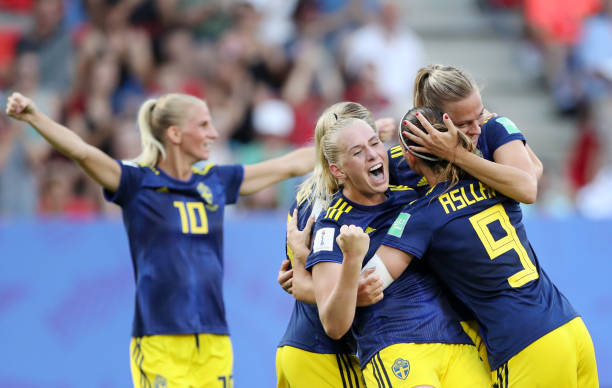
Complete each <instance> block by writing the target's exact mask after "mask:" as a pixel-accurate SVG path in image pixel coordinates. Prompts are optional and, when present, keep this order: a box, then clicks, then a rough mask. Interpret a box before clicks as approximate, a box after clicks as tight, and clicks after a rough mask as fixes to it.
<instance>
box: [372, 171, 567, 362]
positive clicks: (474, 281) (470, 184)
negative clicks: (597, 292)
mask: <svg viewBox="0 0 612 388" xmlns="http://www.w3.org/2000/svg"><path fill="white" fill-rule="evenodd" d="M383 244H384V245H387V246H391V247H394V248H397V249H400V250H402V251H404V252H407V253H410V254H412V255H414V257H416V258H418V259H421V260H422V261H424V262H425V263H426V264H428V265H429V266H430V267H431V269H432V270H433V271H434V272H435V273H436V274H437V275H438V276H439V278H440V280H441V281H442V283H445V284H446V285H447V286H448V288H449V290H450V292H451V293H453V294H454V295H455V296H457V297H458V298H459V299H460V300H461V301H462V302H463V303H464V304H465V305H466V306H467V307H468V308H469V309H470V310H472V311H473V312H474V314H475V315H476V318H477V320H478V322H479V325H480V329H481V330H480V331H481V335H482V337H483V339H484V341H485V344H486V346H487V351H488V353H489V363H490V366H491V370H495V369H497V368H498V367H499V366H500V365H501V364H503V363H505V362H507V361H508V360H509V359H510V358H511V357H513V356H514V355H515V354H517V353H518V352H520V351H521V350H522V349H524V348H525V347H527V346H528V345H529V344H531V343H532V342H534V341H535V340H537V339H538V338H540V337H542V336H544V335H545V334H547V333H548V332H551V331H552V330H555V329H556V328H558V327H559V326H561V325H563V324H565V323H567V322H569V321H570V320H572V319H573V318H575V317H576V316H577V315H578V314H577V313H576V312H575V311H574V309H573V308H572V306H571V305H570V303H569V301H568V300H567V299H566V298H565V296H563V294H561V292H559V290H557V288H556V287H555V285H554V284H553V283H552V282H551V280H550V279H549V278H548V276H547V275H546V273H545V272H544V271H543V269H542V268H541V267H540V265H539V263H538V259H537V257H536V255H535V253H534V251H533V249H532V247H531V244H530V243H529V240H528V239H527V235H526V232H525V227H524V226H523V223H522V213H521V209H520V207H519V204H518V203H517V202H516V201H514V200H511V199H508V198H506V197H504V196H502V195H500V194H498V193H496V192H495V191H494V190H492V189H490V188H489V187H487V186H485V185H483V184H482V183H481V182H479V181H477V180H472V179H466V180H462V181H460V182H459V183H458V184H457V185H455V186H453V187H451V188H450V189H449V188H448V182H442V183H439V184H438V185H436V186H434V187H433V188H431V189H430V190H429V191H428V192H427V194H426V195H425V197H423V198H421V199H419V200H417V201H416V202H414V203H413V204H412V205H409V206H407V207H406V208H405V209H404V210H403V211H402V213H401V214H400V215H399V216H398V218H397V219H396V222H395V223H394V224H393V226H391V228H390V229H389V231H388V233H387V235H386V236H385V239H384V240H383Z"/></svg>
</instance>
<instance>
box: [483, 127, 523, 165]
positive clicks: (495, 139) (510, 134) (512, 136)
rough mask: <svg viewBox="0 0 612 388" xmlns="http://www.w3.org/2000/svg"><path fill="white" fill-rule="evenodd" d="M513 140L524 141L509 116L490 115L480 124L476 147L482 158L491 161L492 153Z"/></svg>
mask: <svg viewBox="0 0 612 388" xmlns="http://www.w3.org/2000/svg"><path fill="white" fill-rule="evenodd" d="M513 140H521V141H522V142H523V143H525V136H523V134H522V133H521V131H519V129H518V128H517V126H516V125H514V123H513V122H512V121H511V120H510V119H509V118H507V117H503V116H497V117H491V118H489V119H488V120H487V121H486V122H485V123H484V124H483V125H482V128H481V133H480V136H479V137H478V144H477V146H476V148H478V149H479V150H480V152H481V153H482V157H483V158H485V159H487V160H490V161H493V153H495V151H496V150H497V149H498V148H499V147H501V146H503V145H504V144H506V143H509V142H511V141H513Z"/></svg>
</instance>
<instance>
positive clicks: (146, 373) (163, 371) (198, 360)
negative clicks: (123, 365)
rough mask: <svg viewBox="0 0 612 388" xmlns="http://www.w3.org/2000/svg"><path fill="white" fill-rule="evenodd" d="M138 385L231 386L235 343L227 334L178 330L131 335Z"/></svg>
mask: <svg viewBox="0 0 612 388" xmlns="http://www.w3.org/2000/svg"><path fill="white" fill-rule="evenodd" d="M130 360H131V362H130V364H131V369H132V381H133V382H134V387H135V388H166V387H168V388H172V387H194V388H196V387H202V388H204V387H206V388H210V387H214V388H231V387H233V385H234V381H233V372H232V369H233V362H234V356H233V352H232V343H231V341H230V339H229V337H228V336H227V335H218V334H179V335H152V336H145V337H137V338H132V341H131V343H130Z"/></svg>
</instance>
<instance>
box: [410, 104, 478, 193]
mask: <svg viewBox="0 0 612 388" xmlns="http://www.w3.org/2000/svg"><path fill="white" fill-rule="evenodd" d="M417 113H418V114H421V115H423V116H424V117H425V118H426V119H427V121H429V123H430V124H431V126H432V127H434V129H435V130H437V131H440V132H447V131H448V128H446V125H444V121H443V120H442V113H441V112H440V111H438V110H437V109H434V108H430V107H418V108H412V109H410V110H409V111H408V112H407V113H406V114H405V115H404V117H403V118H402V122H401V124H400V126H399V138H400V140H401V144H402V148H403V149H404V150H405V151H406V150H407V151H408V152H410V153H411V154H413V155H414V156H416V157H417V158H419V159H421V160H422V162H423V163H425V164H426V165H428V166H429V167H430V168H431V169H432V170H433V172H434V173H436V175H438V177H439V178H440V179H441V180H443V181H450V185H449V186H448V188H447V191H448V190H450V189H451V188H452V187H453V186H455V185H456V184H457V183H458V182H459V180H460V179H461V178H463V177H464V176H465V174H466V173H465V171H463V170H462V169H461V168H460V167H458V166H456V165H455V164H453V163H451V162H449V161H448V160H446V159H442V158H439V157H437V156H435V155H432V154H426V153H419V152H415V151H412V150H411V149H410V148H409V147H410V146H419V144H417V143H416V142H413V141H412V140H410V138H408V137H407V136H404V134H403V132H412V130H411V129H410V127H409V126H407V125H405V124H404V123H405V122H406V121H407V122H409V123H411V124H413V125H414V126H416V127H417V128H418V129H420V130H421V131H423V132H427V131H425V129H424V128H423V125H422V124H421V122H420V121H419V119H417V117H416V114H417ZM457 135H458V138H457V145H459V146H461V147H463V148H465V149H467V150H468V151H470V152H478V151H477V150H476V149H475V147H474V144H472V141H471V140H470V139H469V138H468V137H467V136H466V135H465V134H464V133H463V132H461V131H457Z"/></svg>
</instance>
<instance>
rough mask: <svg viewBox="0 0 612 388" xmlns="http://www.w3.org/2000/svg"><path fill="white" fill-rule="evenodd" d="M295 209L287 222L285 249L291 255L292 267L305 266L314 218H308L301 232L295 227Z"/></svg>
mask: <svg viewBox="0 0 612 388" xmlns="http://www.w3.org/2000/svg"><path fill="white" fill-rule="evenodd" d="M297 219H298V217H297V209H294V210H293V214H292V215H291V218H290V219H289V221H287V247H288V249H289V250H290V251H291V252H292V253H293V265H294V266H297V265H301V266H305V265H306V258H307V257H308V255H309V254H310V240H311V237H312V225H313V224H314V218H312V217H309V218H308V222H307V223H306V226H305V227H304V229H303V230H300V229H299V228H298V226H297Z"/></svg>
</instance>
